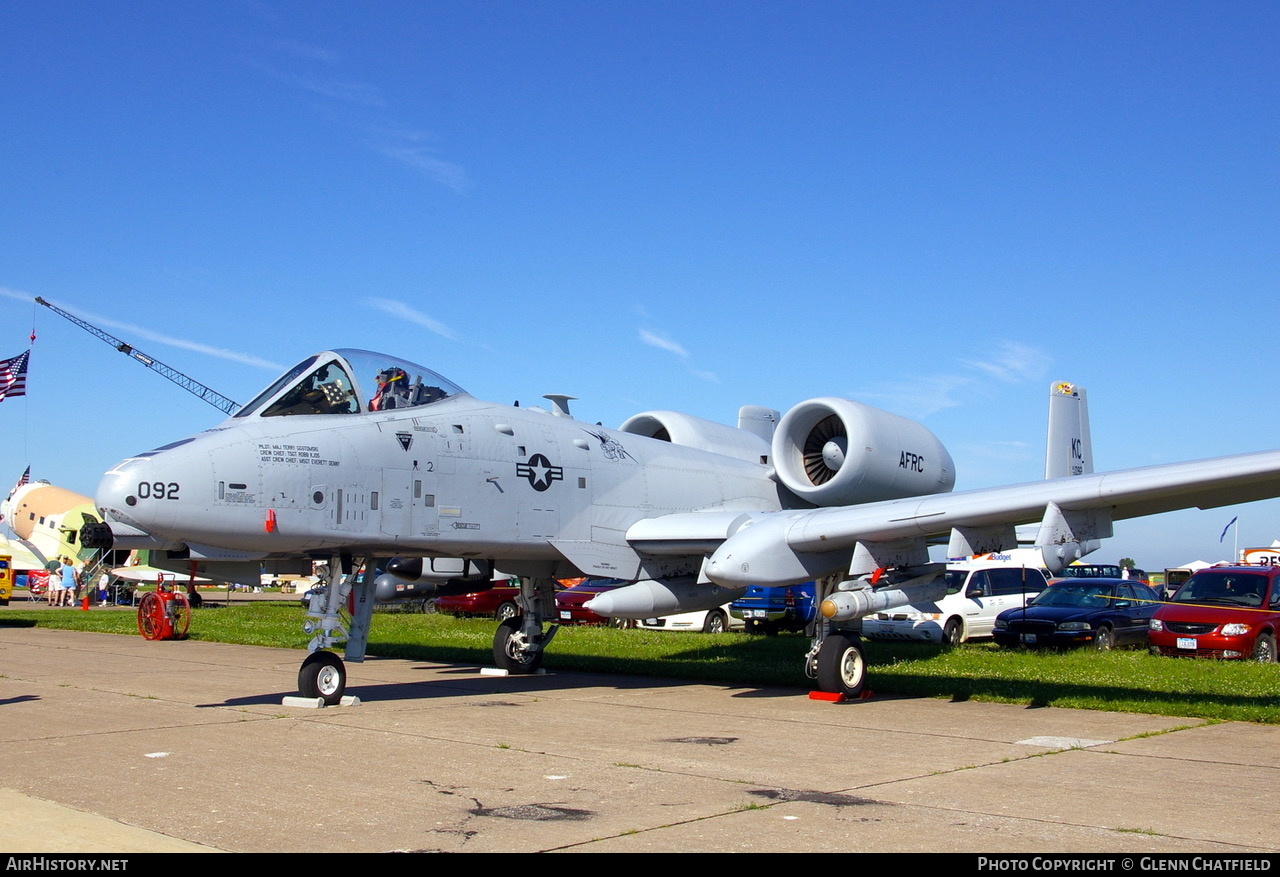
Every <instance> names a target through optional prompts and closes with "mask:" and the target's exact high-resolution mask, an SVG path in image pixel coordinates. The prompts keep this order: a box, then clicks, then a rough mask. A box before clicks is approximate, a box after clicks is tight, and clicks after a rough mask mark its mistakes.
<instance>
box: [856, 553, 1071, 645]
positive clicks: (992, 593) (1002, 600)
mask: <svg viewBox="0 0 1280 877" xmlns="http://www.w3.org/2000/svg"><path fill="white" fill-rule="evenodd" d="M946 581H947V593H946V596H944V597H943V598H942V599H940V600H938V601H937V602H933V603H917V604H914V605H911V606H902V607H900V608H898V609H890V610H889V611H887V612H876V613H873V614H871V615H868V616H866V617H865V618H863V619H862V635H863V636H865V637H869V638H871V639H894V640H924V641H925V642H933V643H947V644H948V645H955V644H957V643H962V642H964V641H965V640H968V639H972V638H974V637H979V636H991V631H992V629H993V628H994V627H995V622H996V616H997V615H999V614H1000V613H1001V612H1003V611H1004V610H1006V609H1012V608H1014V607H1016V606H1023V605H1025V604H1026V602H1027V600H1029V599H1030V598H1031V597H1034V596H1035V595H1036V594H1038V593H1040V592H1041V591H1043V590H1044V589H1045V586H1046V585H1047V584H1048V583H1047V581H1046V579H1045V576H1044V573H1043V572H1042V571H1041V570H1039V569H1037V568H1035V567H1013V566H1000V567H980V568H976V569H964V568H962V569H949V570H947V572H946Z"/></svg>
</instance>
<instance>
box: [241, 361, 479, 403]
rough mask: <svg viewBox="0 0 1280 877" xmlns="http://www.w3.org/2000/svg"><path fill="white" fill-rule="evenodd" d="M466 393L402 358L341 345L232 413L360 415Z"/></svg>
mask: <svg viewBox="0 0 1280 877" xmlns="http://www.w3.org/2000/svg"><path fill="white" fill-rule="evenodd" d="M459 393H465V391H464V390H463V389H462V388H461V387H459V386H458V385H456V384H454V383H453V382H452V381H447V380H445V379H444V378H442V377H441V376H440V375H438V374H436V373H435V372H433V371H432V370H431V369H429V368H424V367H422V366H420V365H416V364H414V363H412V362H409V361H407V360H403V359H399V358H398V357H394V356H387V355H386V354H382V353H373V352H372V351H369V350H353V349H350V348H342V349H338V350H326V351H325V352H324V353H317V354H315V355H314V356H309V357H307V358H306V359H304V360H303V361H302V362H300V363H298V364H297V365H295V366H294V367H293V368H291V369H289V370H288V371H287V372H285V373H284V374H283V375H281V376H280V377H279V378H278V379H277V380H276V381H275V383H273V384H272V385H271V386H269V387H267V389H265V390H263V391H262V392H261V393H259V394H258V395H257V396H255V397H254V399H253V401H251V402H249V404H247V405H245V406H244V407H243V408H241V409H240V410H239V411H237V412H236V414H235V416H236V417H251V416H253V415H257V416H259V417H284V416H288V415H294V414H359V413H360V412H361V411H391V410H395V409H400V408H416V407H418V406H421V405H430V404H431V403H432V402H439V401H440V400H441V399H447V398H449V397H450V396H454V395H457V394H459Z"/></svg>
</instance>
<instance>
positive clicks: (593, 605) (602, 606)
mask: <svg viewBox="0 0 1280 877" xmlns="http://www.w3.org/2000/svg"><path fill="white" fill-rule="evenodd" d="M613 604H614V600H613V595H612V594H599V595H597V596H595V597H592V598H591V599H590V600H588V601H587V602H585V603H583V604H582V607H583V608H584V609H588V610H590V611H592V612H594V613H595V614H596V615H603V616H604V617H605V618H610V617H612V616H613V612H614V608H615V607H614V605H613Z"/></svg>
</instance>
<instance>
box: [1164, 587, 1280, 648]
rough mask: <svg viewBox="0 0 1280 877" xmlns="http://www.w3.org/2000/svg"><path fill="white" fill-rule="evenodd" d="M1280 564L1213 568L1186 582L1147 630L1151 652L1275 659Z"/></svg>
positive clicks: (1279, 615)
mask: <svg viewBox="0 0 1280 877" xmlns="http://www.w3.org/2000/svg"><path fill="white" fill-rule="evenodd" d="M1277 631H1280V566H1250V565H1238V566H1213V567H1209V568H1208V569H1202V570H1200V571H1199V572H1197V573H1196V574H1195V575H1193V576H1192V577H1191V578H1189V579H1187V580H1186V581H1185V582H1183V583H1182V587H1180V588H1178V592H1177V593H1176V594H1174V595H1173V596H1172V597H1171V598H1170V599H1169V602H1168V603H1166V604H1164V605H1163V606H1161V607H1160V608H1159V609H1158V610H1156V614H1155V617H1154V618H1152V619H1151V622H1150V624H1149V625H1148V627H1147V642H1149V643H1150V644H1151V651H1152V652H1153V653H1155V654H1160V655H1171V656H1188V657H1198V658H1253V659H1254V660H1256V661H1266V662H1271V661H1274V660H1276V635H1277Z"/></svg>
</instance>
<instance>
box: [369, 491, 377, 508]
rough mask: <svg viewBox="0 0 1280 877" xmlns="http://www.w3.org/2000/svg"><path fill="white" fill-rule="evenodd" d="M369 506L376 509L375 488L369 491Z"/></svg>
mask: <svg viewBox="0 0 1280 877" xmlns="http://www.w3.org/2000/svg"><path fill="white" fill-rule="evenodd" d="M369 508H370V509H371V510H373V511H375V512H376V511H377V510H378V491H376V490H371V491H369Z"/></svg>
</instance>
